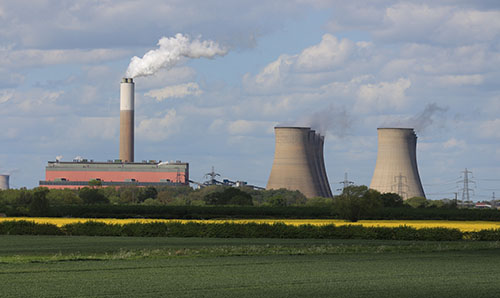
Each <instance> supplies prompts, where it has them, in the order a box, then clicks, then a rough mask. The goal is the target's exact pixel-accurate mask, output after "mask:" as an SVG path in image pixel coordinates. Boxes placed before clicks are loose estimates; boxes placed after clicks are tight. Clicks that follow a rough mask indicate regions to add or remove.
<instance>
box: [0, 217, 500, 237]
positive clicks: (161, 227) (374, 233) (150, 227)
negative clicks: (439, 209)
mask: <svg viewBox="0 0 500 298" xmlns="http://www.w3.org/2000/svg"><path fill="white" fill-rule="evenodd" d="M0 234H3V235H68V236H135V237H202V238H303V239H307V238H315V239H380V240H413V241H456V240H475V241H500V229H496V230H481V231H478V232H461V231H460V230H458V229H453V228H421V229H416V228H413V227H409V226H400V227H394V228H390V227H363V226H360V225H341V226H336V225H333V224H332V225H324V226H313V225H301V226H292V225H286V224H284V223H274V224H258V223H246V224H237V223H199V222H189V223H180V222H152V223H128V224H123V225H120V224H107V223H102V222H96V221H87V222H78V223H71V224H66V225H64V226H62V227H57V226H56V225H53V224H38V223H35V222H31V221H23V220H21V221H3V222H0Z"/></svg>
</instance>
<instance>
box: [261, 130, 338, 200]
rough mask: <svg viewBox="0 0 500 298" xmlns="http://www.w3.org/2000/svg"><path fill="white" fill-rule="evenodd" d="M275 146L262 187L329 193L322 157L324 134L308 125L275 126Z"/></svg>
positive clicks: (314, 194)
mask: <svg viewBox="0 0 500 298" xmlns="http://www.w3.org/2000/svg"><path fill="white" fill-rule="evenodd" d="M274 132H275V135H276V147H275V152H274V162H273V167H272V169H271V175H270V176H269V181H268V182H267V187H266V189H280V188H286V189H289V190H298V191H300V192H301V193H303V194H304V195H305V196H306V197H308V198H311V197H332V191H331V189H330V184H329V182H328V177H327V175H326V169H325V163H324V159H323V145H324V137H323V136H321V135H320V134H318V133H316V132H315V131H314V130H311V129H310V128H309V127H275V128H274Z"/></svg>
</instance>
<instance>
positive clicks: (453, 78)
mask: <svg viewBox="0 0 500 298" xmlns="http://www.w3.org/2000/svg"><path fill="white" fill-rule="evenodd" d="M437 81H438V83H439V84H441V85H445V86H461V85H480V84H482V83H483V81H484V76H483V75H480V74H475V75H447V76H439V77H438V78H437Z"/></svg>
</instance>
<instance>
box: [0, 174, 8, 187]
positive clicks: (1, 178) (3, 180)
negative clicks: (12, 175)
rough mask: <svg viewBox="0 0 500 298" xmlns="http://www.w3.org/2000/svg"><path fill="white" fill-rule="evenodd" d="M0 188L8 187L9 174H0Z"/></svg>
mask: <svg viewBox="0 0 500 298" xmlns="http://www.w3.org/2000/svg"><path fill="white" fill-rule="evenodd" d="M0 189H1V190H6V189H9V175H0Z"/></svg>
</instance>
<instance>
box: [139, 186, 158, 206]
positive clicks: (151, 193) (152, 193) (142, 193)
mask: <svg viewBox="0 0 500 298" xmlns="http://www.w3.org/2000/svg"><path fill="white" fill-rule="evenodd" d="M157 196H158V191H157V190H156V188H154V187H152V186H149V187H144V188H141V189H140V190H139V194H138V195H137V200H138V201H139V202H144V201H145V200H147V199H156V197H157Z"/></svg>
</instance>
